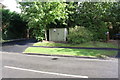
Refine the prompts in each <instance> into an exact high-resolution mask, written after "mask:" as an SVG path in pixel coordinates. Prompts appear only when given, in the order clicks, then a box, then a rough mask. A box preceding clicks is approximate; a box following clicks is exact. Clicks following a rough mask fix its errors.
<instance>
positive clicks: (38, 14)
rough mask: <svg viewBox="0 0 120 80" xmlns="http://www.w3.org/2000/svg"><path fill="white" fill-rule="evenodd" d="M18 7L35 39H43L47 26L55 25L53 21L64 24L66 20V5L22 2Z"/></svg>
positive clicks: (60, 3)
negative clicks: (59, 21)
mask: <svg viewBox="0 0 120 80" xmlns="http://www.w3.org/2000/svg"><path fill="white" fill-rule="evenodd" d="M20 5H21V7H20V8H21V10H22V16H23V17H24V20H26V21H27V22H28V26H29V29H33V30H32V33H33V34H32V35H33V36H35V37H36V38H37V37H44V30H46V29H48V27H47V25H48V24H50V23H52V22H53V23H55V22H56V21H55V20H62V22H63V23H65V20H66V18H67V13H66V9H65V7H66V4H65V3H62V2H23V3H20Z"/></svg>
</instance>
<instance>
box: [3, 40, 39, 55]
mask: <svg viewBox="0 0 120 80" xmlns="http://www.w3.org/2000/svg"><path fill="white" fill-rule="evenodd" d="M36 42H37V41H36V40H35V39H23V40H14V41H10V42H4V43H2V51H4V52H17V53H22V52H23V51H24V50H25V49H26V48H27V47H30V46H32V45H33V44H34V43H36Z"/></svg>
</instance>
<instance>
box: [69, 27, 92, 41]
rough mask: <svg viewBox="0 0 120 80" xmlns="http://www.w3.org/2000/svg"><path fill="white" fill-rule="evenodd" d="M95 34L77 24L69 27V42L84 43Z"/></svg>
mask: <svg viewBox="0 0 120 80" xmlns="http://www.w3.org/2000/svg"><path fill="white" fill-rule="evenodd" d="M92 38H93V34H92V33H91V32H90V31H89V30H88V29H86V28H85V27H82V26H75V27H74V28H70V29H69V34H68V37H67V39H68V42H71V43H84V42H88V41H91V40H92Z"/></svg>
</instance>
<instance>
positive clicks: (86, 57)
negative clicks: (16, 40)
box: [24, 53, 111, 60]
mask: <svg viewBox="0 0 120 80" xmlns="http://www.w3.org/2000/svg"><path fill="white" fill-rule="evenodd" d="M24 54H26V55H38V56H40V55H42V56H57V57H71V58H85V59H100V60H109V59H111V58H110V57H108V58H97V57H88V56H72V55H55V54H42V53H24Z"/></svg>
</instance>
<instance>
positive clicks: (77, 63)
mask: <svg viewBox="0 0 120 80" xmlns="http://www.w3.org/2000/svg"><path fill="white" fill-rule="evenodd" d="M2 61H3V65H2V68H3V69H2V76H3V78H118V60H117V59H109V60H99V59H84V58H70V57H56V56H37V55H26V54H22V53H10V52H9V53H7V52H3V53H2Z"/></svg>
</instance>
